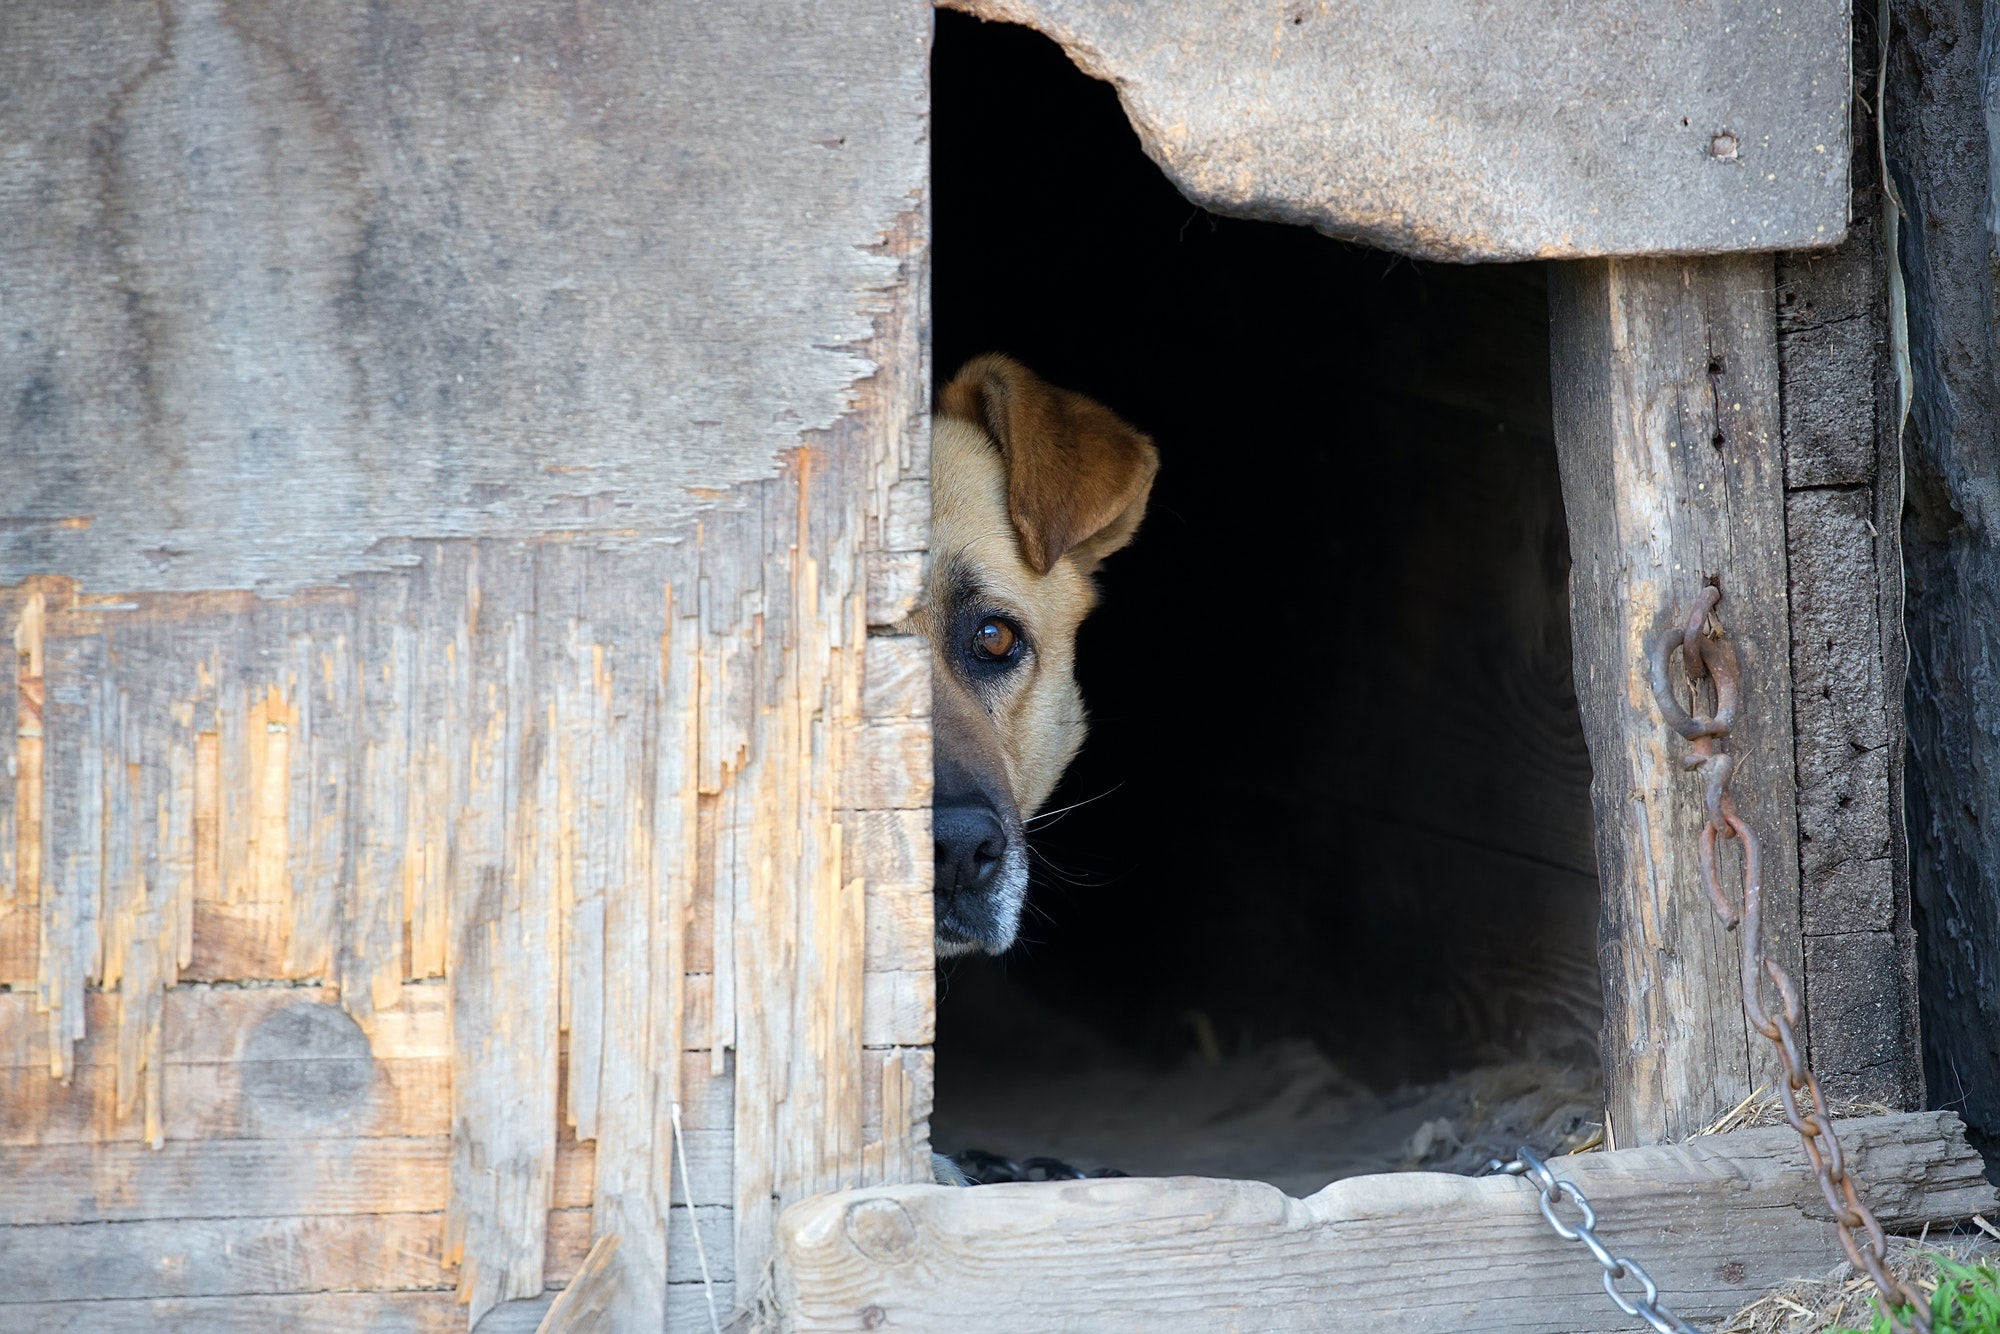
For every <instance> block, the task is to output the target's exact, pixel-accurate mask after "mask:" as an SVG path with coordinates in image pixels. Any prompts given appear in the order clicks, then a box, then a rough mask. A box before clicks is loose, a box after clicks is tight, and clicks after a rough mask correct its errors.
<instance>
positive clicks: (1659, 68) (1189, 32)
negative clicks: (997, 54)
mask: <svg viewBox="0 0 2000 1334" xmlns="http://www.w3.org/2000/svg"><path fill="white" fill-rule="evenodd" d="M949 3H950V5H951V7H952V8H955V9H964V10H967V11H968V12H970V13H974V14H977V15H979V16H980V17H982V18H987V19H1002V20H1006V21H1008V22H1012V23H1024V24H1027V25H1029V26H1030V27H1034V28H1038V29H1040V30H1041V31H1043V32H1045V33H1048V34H1049V35H1050V36H1052V37H1054V38H1055V39H1056V40H1057V41H1059V42H1061V43H1062V45H1063V47H1064V49H1065V50H1067V51H1068V52H1069V55H1070V57H1071V59H1073V60H1075V61H1076V63H1077V64H1078V65H1080V66H1081V67H1082V68H1083V69H1084V70H1085V71H1086V72H1088V73H1090V74H1092V75H1094V76H1095V77H1097V78H1100V79H1104V80H1107V81H1109V82H1111V83H1113V84H1115V85H1116V86H1117V88H1118V94H1119V97H1120V99H1121V100H1122V101H1123V102H1124V104H1125V109H1126V112H1127V114H1128V115H1130V116H1131V118H1132V123H1133V127H1134V128H1135V129H1137V130H1138V132H1139V138H1140V141H1141V142H1142V143H1143V144H1144V145H1145V147H1146V152H1147V154H1148V155H1149V156H1150V157H1152V159H1153V160H1154V161H1156V162H1158V163H1159V164H1160V165H1161V167H1162V168H1163V169H1164V170H1165V171H1166V173H1167V174H1168V176H1170V177H1171V178H1173V180H1174V183H1175V184H1176V185H1178V186H1180V188H1181V190H1182V191H1183V192H1184V193H1186V194H1187V196H1188V197H1189V198H1190V199H1193V200H1195V201H1196V202H1198V203H1200V204H1202V205H1203V206H1204V207H1207V208H1211V209H1214V210H1215V211H1217V212H1219V213H1236V214H1242V215H1245V216H1250V217H1260V218H1272V219H1277V220H1280V221H1284V222H1297V223H1306V224H1308V225H1311V226H1314V227H1317V228H1319V229H1320V230H1321V231H1324V232H1327V233H1329V234H1331V235H1335V236H1343V237H1350V238H1353V239H1356V240H1365V241H1367V242H1368V243H1370V244H1372V245H1380V246H1384V247H1387V248H1389V249H1393V250H1400V251H1403V252H1405V253H1409V254H1416V255H1423V256H1428V257H1434V258H1440V259H1456V260H1467V259H1502V258H1509V259H1527V258H1574V257H1577V256H1583V255H1604V254H1642V253H1656V254H1714V253H1720V252H1726V251H1737V250H1756V249H1777V248H1780V247H1793V246H1806V245H1821V244H1831V243H1833V242H1834V241H1837V240H1838V239H1839V238H1840V234H1841V231H1842V230H1843V229H1844V228H1845V226H1846V224H1847V142H1848V130H1847V87H1848V74H1847V67H1848V66H1847V62H1848V54H1847V11H1846V8H1845V7H1844V6H1841V5H1786V6H1782V7H1777V6H1770V5H1753V4H1746V3H1742V0H1704V2H1703V3H1700V4H1695V5H1685V4H1684V5H1678V6H1675V7H1674V8H1672V9H1671V10H1667V9H1657V10H1648V9H1643V8H1638V9H1624V10H1620V11H1617V13H1616V16H1615V17H1612V16H1611V15H1609V14H1607V13H1606V12H1605V11H1604V10H1603V9H1602V8H1601V7H1598V6H1592V5H1581V4H1574V3H1542V4H1534V5H1521V4H1515V5H1508V6H1503V7H1501V8H1497V9H1495V8H1490V7H1486V6H1483V5H1477V4H1458V3H1454V4H1438V3H1430V4H1421V5H1412V4H1404V3H1396V2H1395V0H1381V2H1380V3H1347V4H1340V5H1331V4H1327V3H1323V2H1315V0H1293V2H1292V3H1287V4H1282V5H1258V4H1251V3H1248V2H1247V0H1216V2H1215V3H1207V4H1176V5H1143V4H1135V3H1132V0H949ZM1723 135H1727V136H1729V137H1728V138H1727V139H1724V140H1723V141H1722V142H1720V143H1718V142H1717V139H1718V136H1723Z"/></svg>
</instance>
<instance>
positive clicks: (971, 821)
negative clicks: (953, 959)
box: [931, 803, 1028, 956]
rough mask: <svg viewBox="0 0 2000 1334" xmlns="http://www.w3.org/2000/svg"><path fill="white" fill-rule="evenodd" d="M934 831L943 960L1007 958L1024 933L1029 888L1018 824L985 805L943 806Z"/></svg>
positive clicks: (1024, 845)
mask: <svg viewBox="0 0 2000 1334" xmlns="http://www.w3.org/2000/svg"><path fill="white" fill-rule="evenodd" d="M1010 825H1012V826H1013V827H1012V828H1010V827H1009V826H1010ZM931 831H932V836H933V838H934V839H935V842H936V855H937V874H936V881H935V885H936V891H937V896H936V912H937V952H938V954H940V955H942V956H950V955H954V954H969V953H971V952H972V951H973V950H984V951H986V953H988V954H1000V953H1004V952H1005V951H1006V949H1007V947H1008V946H1010V945H1012V944H1013V943H1014V933H1015V932H1016V930H1018V929H1019V927H1020V924H1021V902H1022V900H1023V898H1025V897H1026V892H1027V887H1028V858H1027V843H1026V838H1025V836H1024V834H1023V832H1022V830H1021V828H1020V827H1019V822H1018V821H1009V820H1006V819H1004V818H1003V817H1002V816H1001V815H1000V813H999V812H997V811H995V810H994V809H993V808H992V807H991V806H990V805H986V804H984V803H975V804H967V805H954V806H939V807H937V808H936V809H935V810H934V811H933V812H932V813H931Z"/></svg>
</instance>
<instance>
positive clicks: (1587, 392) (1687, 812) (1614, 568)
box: [1550, 257, 1803, 1147]
mask: <svg viewBox="0 0 2000 1334" xmlns="http://www.w3.org/2000/svg"><path fill="white" fill-rule="evenodd" d="M1771 284H1772V278H1771V262H1770V260H1769V259H1768V258H1756V257H1749V258H1740V259H1717V260H1690V261H1685V262H1682V261H1667V260H1631V261H1625V260H1611V261H1603V262H1590V263H1581V264H1575V265H1563V266H1559V267H1557V268H1556V269H1554V270H1553V271H1552V273H1551V279H1550V311H1551V325H1552V338H1553V354H1554V355H1553V365H1552V372H1553V378H1554V385H1555V399H1554V404H1555V427H1556V447H1557V452H1558V455H1559V460H1560V464H1561V470H1562V482H1563V501H1564V506H1565V508H1566V510H1567V513H1568V516H1569V524H1570V534H1571V542H1570V545H1571V550H1572V554H1573V559H1574V566H1573V573H1572V585H1571V589H1572V592H1571V604H1572V613H1573V614H1572V633H1573V635H1574V637H1575V644H1576V663H1577V671H1576V684H1577V695H1578V699H1579V702H1580V704H1581V706H1582V709H1583V717H1584V732H1585V736H1586V738H1587V739H1588V741H1589V745H1590V752H1591V761H1592V767H1593V770H1594V777H1593V781H1592V784H1591V799H1592V804H1593V806H1594V808H1595V810H1596V816H1597V831H1598V870H1599V880H1600V884H1601V887H1602V893H1603V915H1602V919H1601V923H1602V926H1601V937H1600V955H1601V958H1602V961H1603V969H1604V979H1605V986H1604V992H1605V1004H1604V1008H1605V1021H1604V1037H1603V1053H1604V1063H1605V1071H1606V1087H1605V1098H1606V1104H1607V1110H1606V1115H1607V1119H1608V1123H1609V1124H1608V1127H1607V1130H1608V1133H1609V1134H1610V1136H1611V1137H1612V1142H1613V1143H1614V1144H1616V1145H1618V1146H1619V1147H1632V1146H1636V1145H1641V1144H1649V1143H1655V1142H1659V1141H1663V1140H1671V1139H1676V1138H1680V1137H1683V1136H1685V1135H1688V1134H1690V1133H1692V1132H1693V1131H1695V1130H1697V1129H1699V1128H1701V1127H1702V1126H1704V1125H1706V1124H1708V1123H1709V1122H1711V1121H1712V1120H1714V1119H1715V1118H1716V1117H1717V1116H1719V1115H1721V1114H1722V1113H1723V1112H1725V1111H1727V1110H1728V1109H1729V1108H1730V1107H1732V1106H1734V1105H1735V1104H1736V1102H1738V1101H1739V1100H1740V1099H1742V1098H1743V1097H1744V1096H1745V1095H1747V1094H1748V1093H1749V1092H1750V1091H1751V1090H1752V1089H1753V1088H1755V1087H1757V1086H1758V1085H1759V1084H1760V1083H1762V1082H1764V1081H1765V1080H1766V1079H1767V1078H1769V1076H1770V1073H1771V1072H1772V1071H1773V1070H1774V1069H1775V1063H1774V1061H1773V1058H1772V1057H1771V1056H1770V1055H1769V1053H1768V1051H1767V1050H1766V1048H1765V1045H1764V1043H1763V1040H1762V1039H1761V1038H1755V1039H1753V1038H1752V1036H1751V1035H1750V1034H1749V1032H1748V1030H1747V1027H1746V1025H1745V1021H1744V1018H1743V1011H1742V1002H1741V992H1740V984H1739V982H1738V976H1739V973H1738V968H1739V965H1738V958H1737V940H1736V937H1735V936H1734V935H1733V934H1731V933H1729V932H1727V931H1725V930H1724V928H1723V926H1722V924H1721V923H1720V922H1719V921H1718V920H1717V919H1716V917H1715V914H1714V912H1713V910H1712V909H1711V908H1710V906H1709V904H1708V901H1707V898H1706V896H1705V895H1704V894H1702V892H1701V882H1700V879H1699V872H1698V870H1697V866H1696V836H1697V834H1698V832H1699V830H1700V828H1701V826H1702V825H1703V823H1705V821H1706V816H1705V814H1704V812H1703V810H1702V793H1701V783H1700V781H1699V780H1698V779H1696V778H1693V777H1691V776H1689V775H1687V774H1684V773H1682V772H1681V771H1680V767H1679V757H1680V755H1681V753H1682V752H1683V751H1684V750H1685V743H1684V742H1682V741H1681V740H1680V739H1679V738H1678V737H1676V736H1674V735H1673V734H1671V733H1670V732H1669V731H1668V729H1667V727H1666V724H1665V722H1664V721H1663V720H1662V718H1661V717H1660V714H1659V711H1658V709H1657V708H1656V707H1655V705H1654V703H1653V699H1652V690H1651V687H1650V685H1649V684H1648V682H1649V669H1648V666H1647V653H1648V649H1649V646H1650V643H1651V641H1652V640H1653V639H1654V638H1655V637H1656V636H1657V635H1659V634H1660V633H1661V632H1662V631H1663V630H1665V629H1666V628H1667V627H1668V626H1669V625H1670V624H1672V623H1673V622H1674V620H1675V618H1676V617H1678V616H1683V615H1685V614H1686V609H1687V608H1688V607H1689V606H1691V605H1692V603H1693V600H1694V596H1695V593H1696V590H1697V589H1699V588H1700V587H1701V586H1702V585H1703V584H1704V583H1707V582H1709V581H1717V582H1719V583H1720V584H1721V586H1722V589H1723V600H1722V605H1721V607H1720V608H1719V615H1720V617H1721V619H1722V621H1723V623H1724V624H1725V625H1726V626H1727V627H1728V629H1729V633H1730V636H1731V638H1732V640H1733V641H1734V642H1735V645H1736V650H1737V653H1738V655H1739V658H1740V660H1741V663H1742V671H1743V692H1744V698H1743V704H1742V708H1741V711H1740V713H1739V716H1738V721H1737V723H1736V726H1735V730H1734V735H1733V736H1732V739H1731V742H1730V750H1731V752H1732V753H1733V754H1734V755H1735V757H1736V771H1735V782H1734V790H1735V792H1736V794H1737V801H1738V804H1739V807H1740V808H1741V810H1742V812H1743V814H1744V817H1745V818H1746V819H1747V820H1748V821H1749V822H1750V824H1751V825H1752V827H1753V828H1754V829H1755V830H1756V831H1757V834H1758V836H1759V838H1760V839H1762V840H1763V846H1764V849H1765V856H1764V862H1763V867H1764V896H1763V901H1764V938H1765V941H1766V942H1767V948H1768V949H1769V950H1770V951H1771V952H1772V954H1773V956H1774V957H1775V958H1776V959H1778V961H1779V962H1781V963H1782V964H1783V965H1784V966H1785V967H1786V968H1787V969H1789V970H1790V971H1791V972H1792V974H1793V976H1795V977H1797V976H1799V975H1800V974H1801V971H1802V964H1803V959H1802V956H1801V952H1800V939H1799V901H1798V868H1797V864H1796V862H1795V860H1794V859H1793V858H1792V857H1791V856H1790V855H1788V854H1789V850H1790V849H1791V848H1793V847H1795V846H1797V838H1798V833H1797V820H1796V814H1795V804H1794V793H1793V783H1794V778H1793V766H1794V753H1793V737H1792V691H1791V670H1790V657H1791V617H1790V612H1789V603H1788V598H1787V576H1786V561H1785V509H1784V500H1785V498H1784V489H1783V480H1784V479H1783V467H1782V453H1781V450H1780V441H1779V421H1778V366H1777V340H1776V334H1775V330H1774V324H1773V321H1774V312H1773V307H1774V303H1773V300H1772V286H1771ZM1725 865H1726V866H1727V867H1729V868H1730V872H1729V873H1730V874H1732V876H1733V867H1734V865H1735V854H1734V852H1733V851H1732V852H1727V853H1726V854H1725ZM1732 883H1733V880H1732Z"/></svg>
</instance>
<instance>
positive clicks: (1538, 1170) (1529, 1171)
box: [1486, 1144, 1701, 1334]
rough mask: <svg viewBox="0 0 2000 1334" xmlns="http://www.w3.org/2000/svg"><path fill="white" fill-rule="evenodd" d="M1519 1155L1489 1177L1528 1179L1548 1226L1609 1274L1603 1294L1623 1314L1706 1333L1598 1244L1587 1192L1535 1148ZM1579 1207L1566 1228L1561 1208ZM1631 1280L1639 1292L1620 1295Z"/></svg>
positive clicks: (1675, 1332)
mask: <svg viewBox="0 0 2000 1334" xmlns="http://www.w3.org/2000/svg"><path fill="white" fill-rule="evenodd" d="M1517 1152H1518V1153H1519V1154H1520V1155H1521V1156H1520V1157H1518V1158H1516V1159H1514V1160H1513V1161H1512V1162H1506V1163H1503V1162H1501V1161H1500V1160H1499V1159H1498V1158H1495V1159H1494V1160H1493V1161H1492V1162H1490V1163H1488V1164H1487V1165H1486V1170H1487V1171H1489V1172H1498V1173H1502V1174H1504V1175H1506V1176H1517V1177H1525V1178H1527V1180H1528V1181H1530V1182H1531V1183H1533V1185H1534V1186H1535V1188H1536V1189H1537V1190H1538V1191H1540V1192H1541V1205H1542V1217H1544V1218H1546V1219H1548V1220H1549V1226H1550V1227H1552V1228H1554V1229H1555V1230H1556V1235H1557V1236H1558V1237H1561V1238H1562V1239H1563V1240H1564V1241H1580V1242H1582V1243H1583V1246H1584V1249H1585V1250H1587V1251H1589V1252H1590V1254H1591V1258H1592V1259H1594V1260H1596V1261H1597V1263H1598V1265H1599V1267H1600V1268H1602V1269H1603V1270H1604V1291H1605V1292H1606V1293H1607V1294H1608V1295H1609V1296H1610V1298H1611V1300H1612V1301H1614V1302H1616V1303H1617V1304H1618V1309H1619V1310H1621V1311H1623V1312H1624V1313H1625V1314H1626V1315H1631V1316H1637V1317H1639V1319H1641V1320H1643V1321H1645V1322H1646V1323H1647V1324H1649V1325H1651V1326H1652V1327H1653V1328H1654V1329H1655V1330H1657V1331H1659V1334H1701V1331H1700V1330H1698V1329H1696V1328H1695V1327H1694V1326H1693V1325H1690V1324H1688V1323H1687V1321H1685V1320H1683V1319H1681V1318H1680V1317H1679V1316H1677V1315H1675V1314H1674V1313H1673V1312H1672V1311H1670V1310H1668V1309H1667V1306H1666V1303H1664V1302H1662V1301H1661V1300H1660V1285H1659V1284H1657V1283H1655V1282H1653V1279H1652V1276H1651V1275H1649V1274H1648V1273H1647V1272H1646V1271H1645V1270H1644V1269H1642V1268H1640V1266H1639V1262H1638V1261H1637V1260H1634V1259H1632V1258H1631V1257H1629V1256H1624V1255H1613V1254H1612V1253H1611V1252H1610V1250H1609V1249H1607V1248H1606V1247H1605V1245H1604V1243H1603V1242H1601V1241H1599V1240H1598V1239H1597V1210H1595V1209H1593V1208H1591V1207H1590V1201H1589V1200H1588V1199H1586V1198H1584V1194H1583V1192H1582V1191H1580V1190H1578V1189H1577V1188H1576V1183H1575V1182H1573V1181H1565V1180H1563V1179H1562V1178H1561V1177H1558V1176H1557V1175H1556V1174H1555V1173H1554V1172H1552V1171H1550V1170H1549V1165H1548V1164H1547V1163H1545V1162H1543V1161H1542V1159H1541V1158H1540V1157H1539V1156H1537V1155H1536V1153H1535V1151H1534V1150H1533V1149H1530V1148H1529V1147H1528V1146H1527V1145H1525V1144H1524V1145H1522V1146H1521V1147H1520V1149H1519V1150H1517ZM1565 1196H1566V1197H1568V1199H1569V1202H1570V1203H1571V1204H1573V1205H1575V1206H1576V1209H1577V1212H1578V1213H1580V1214H1582V1215H1583V1217H1582V1218H1581V1219H1580V1220H1579V1221H1577V1222H1575V1223H1565V1222H1563V1221H1562V1219H1561V1218H1560V1217H1559V1216H1558V1215H1557V1213H1556V1208H1557V1206H1558V1205H1559V1204H1560V1202H1561V1201H1562V1199H1563V1198H1564V1197H1565ZM1625 1279H1629V1280H1631V1281H1632V1282H1634V1283H1637V1284H1638V1285H1639V1288H1640V1292H1639V1294H1638V1295H1637V1296H1632V1297H1628V1296H1626V1295H1625V1294H1624V1293H1622V1292H1620V1291H1619V1290H1618V1284H1619V1282H1620V1281H1621V1280H1625Z"/></svg>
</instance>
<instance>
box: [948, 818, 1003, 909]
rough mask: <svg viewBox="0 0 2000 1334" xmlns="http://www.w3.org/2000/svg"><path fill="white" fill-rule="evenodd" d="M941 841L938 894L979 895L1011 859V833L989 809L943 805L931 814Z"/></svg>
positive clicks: (991, 883) (990, 885) (989, 885)
mask: <svg viewBox="0 0 2000 1334" xmlns="http://www.w3.org/2000/svg"><path fill="white" fill-rule="evenodd" d="M931 834H932V837H933V838H934V839H935V840H936V842H937V892H938V893H939V894H940V895H941V896H943V897H946V898H949V897H951V896H952V895H954V894H977V893H979V892H980V891H982V890H986V889H990V888H992V886H993V882H994V881H995V880H996V879H997V878H998V877H999V875H1000V866H1001V863H1002V861H1004V860H1005V858H1006V856H1007V831H1006V829H1005V828H1003V827H1002V826H1001V824H1000V817H999V816H997V815H995V814H994V813H993V812H992V810H990V809H989V808H987V807H985V806H940V807H938V808H937V809H936V810H935V811H933V812H932V813H931Z"/></svg>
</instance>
